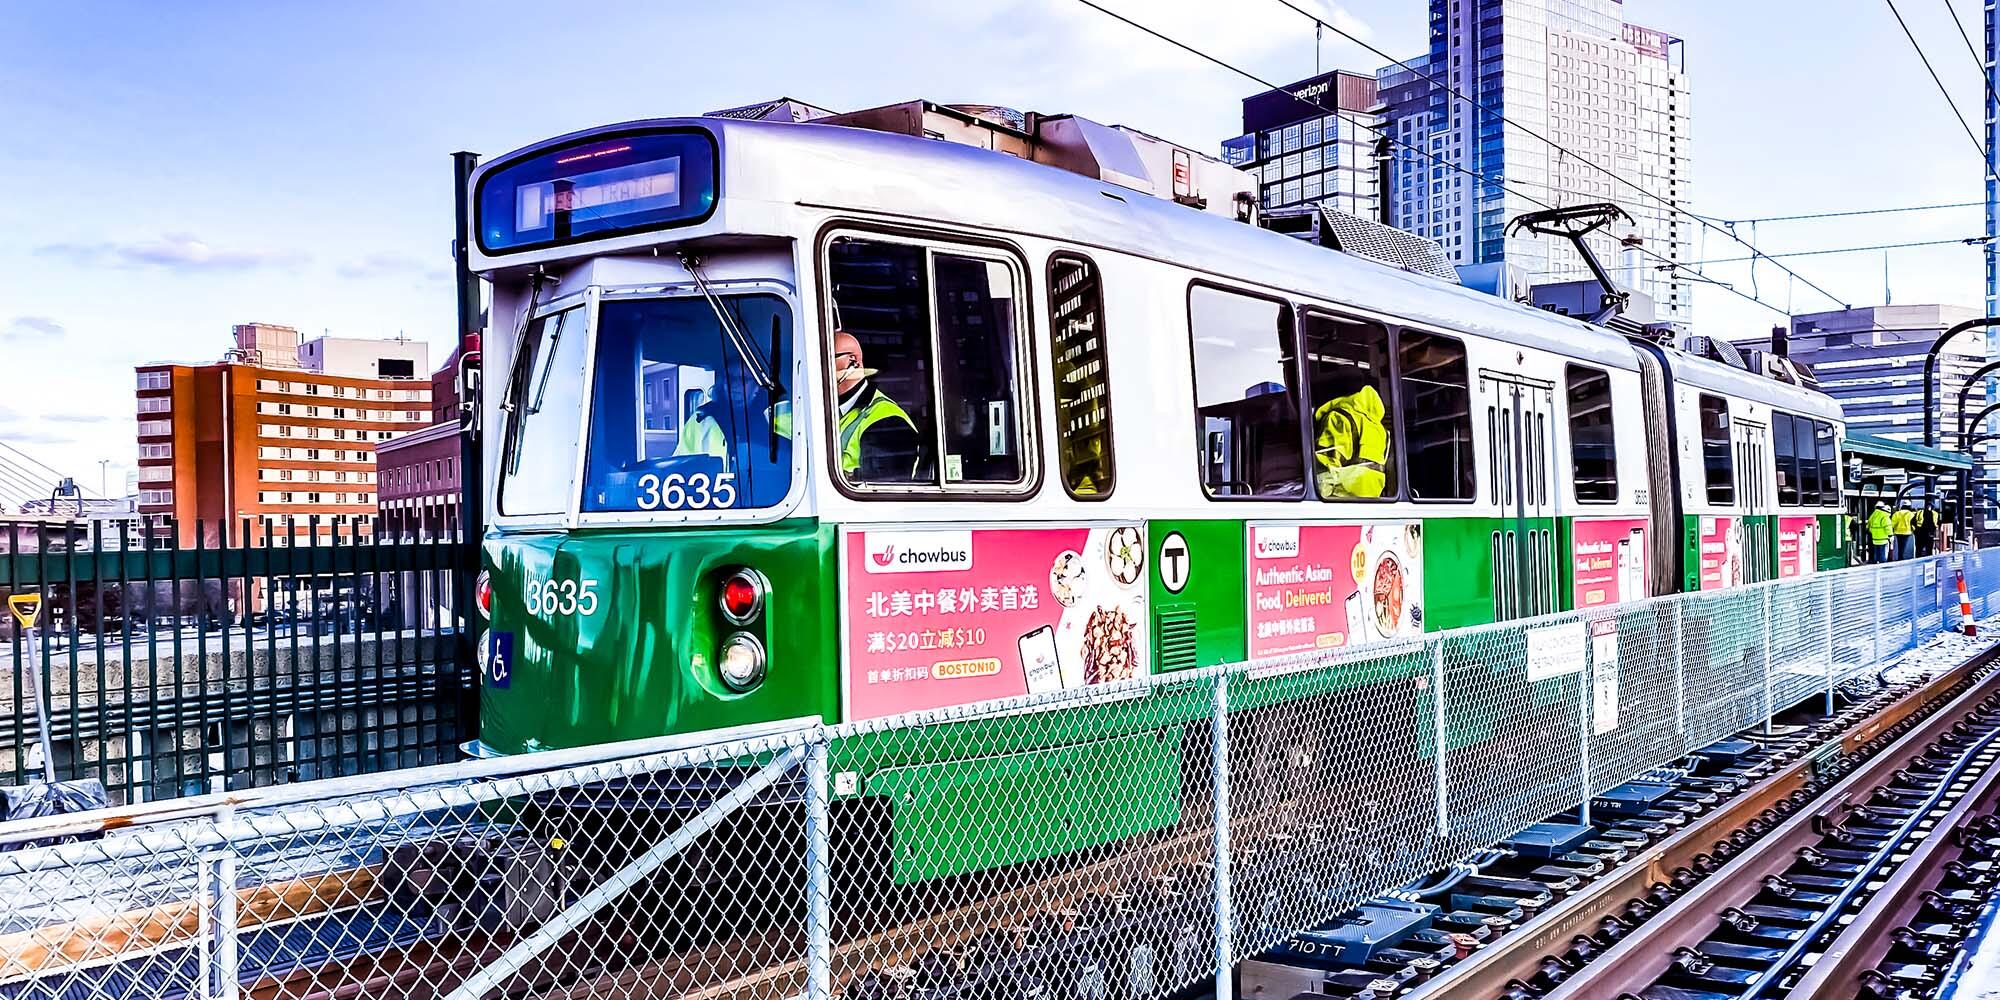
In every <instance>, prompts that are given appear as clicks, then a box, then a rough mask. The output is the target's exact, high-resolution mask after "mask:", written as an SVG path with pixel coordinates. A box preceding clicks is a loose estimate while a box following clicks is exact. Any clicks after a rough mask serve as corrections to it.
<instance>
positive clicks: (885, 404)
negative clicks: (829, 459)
mask: <svg viewBox="0 0 2000 1000" xmlns="http://www.w3.org/2000/svg"><path fill="white" fill-rule="evenodd" d="M827 275H828V282H829V285H830V288H829V292H830V297H831V300H832V307H833V308H832V315H831V329H830V331H829V332H830V337H829V339H828V343H827V344H826V356H827V367H828V376H829V378H830V379H831V380H832V382H833V387H834V392H835V394H836V398H837V400H838V403H837V407H836V410H837V412H836V417H835V441H834V454H835V458H836V460H837V461H838V465H839V469H840V473H841V477H842V479H843V480H844V481H845V482H847V483H848V484H851V485H860V486H864V487H865V486H905V487H911V486H914V487H932V488H942V489H946V490H954V489H966V488H984V489H992V488H1000V489H1004V490H1008V491H1011V492H1019V491H1020V489H1022V488H1025V487H1027V486H1028V485H1029V484H1028V465H1029V463H1028V461H1027V460H1026V458H1025V457H1024V456H1025V455H1026V449H1025V446H1024V440H1023V439H1024V435H1025V433H1026V431H1025V428H1024V427H1023V426H1022V419H1023V418H1022V415H1021V414H1022V406H1021V399H1022V389H1021V381H1020V374H1021V373H1020V359H1021V357H1022V351H1021V349H1020V345H1019V343H1018V338H1019V332H1018V331H1019V329H1020V324H1019V322H1018V320H1017V311H1016V310H1017V308H1018V305H1019V301H1020V298H1019V289H1020V287H1021V283H1020V281H1019V278H1018V272H1017V271H1016V270H1015V269H1014V268H1013V267H1012V266H1011V265H1010V264H1008V263H1007V262H1006V261H1004V260H1001V259H999V258H997V257H987V256H983V255H980V254H978V253H976V252H964V253H960V252H954V251H946V250H942V249H937V248H932V247H925V246H920V245H915V244H907V243H892V242H887V241H877V240H864V239H857V238H852V237H840V238H837V239H835V240H834V241H833V242H832V243H831V245H830V246H829V249H828V260H827Z"/></svg>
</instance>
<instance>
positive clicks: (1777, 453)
mask: <svg viewBox="0 0 2000 1000" xmlns="http://www.w3.org/2000/svg"><path fill="white" fill-rule="evenodd" d="M1792 423H1793V421H1792V415H1791V414H1789V413H1773V414H1771V459H1772V462H1773V464H1775V465H1776V466H1777V467H1778V506H1780V507H1797V506H1798V505H1799V453H1798V449H1797V447H1795V446H1794V445H1793V443H1792V442H1793V437H1792Z"/></svg>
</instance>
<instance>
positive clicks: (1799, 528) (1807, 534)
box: [1778, 515, 1819, 579]
mask: <svg viewBox="0 0 2000 1000" xmlns="http://www.w3.org/2000/svg"><path fill="white" fill-rule="evenodd" d="M1818 562H1819V518H1817V517H1813V516H1811V515H1807V516H1804V517H1781V518H1778V576H1779V578H1781V579H1782V578H1785V577H1793V576H1807V575H1809V574H1811V573H1812V571H1813V569H1814V568H1815V567H1816V565H1817V564H1818Z"/></svg>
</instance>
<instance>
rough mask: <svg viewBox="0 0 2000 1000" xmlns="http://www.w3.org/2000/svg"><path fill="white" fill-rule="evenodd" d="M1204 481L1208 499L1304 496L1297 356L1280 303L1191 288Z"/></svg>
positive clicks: (1289, 319) (1287, 308) (1287, 315)
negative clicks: (1209, 497)
mask: <svg viewBox="0 0 2000 1000" xmlns="http://www.w3.org/2000/svg"><path fill="white" fill-rule="evenodd" d="M1188 328H1189V335H1190V337H1191V339H1192V346H1193V358H1194V396H1195V417H1196V420H1197V428H1198V431H1199V433H1200V435H1201V437H1200V447H1201V455H1200V457H1201V481H1202V487H1203V489H1205V490H1207V491H1208V495H1209V496H1211V497H1265V498H1271V499H1287V500H1296V499H1299V498H1300V497H1302V496H1303V495H1304V494H1305V453H1304V443H1303V440H1302V437H1303V432H1302V428H1301V427H1300V425H1299V401H1298V396H1297V388H1296V385H1297V375H1298V358H1297V357H1296V356H1294V348H1293V342H1292V310H1291V307H1290V306H1288V305H1286V304H1285V303H1283V302H1276V301H1272V300H1270V299H1262V298H1254V297H1252V296H1249V295H1242V294H1238V293H1235V292H1227V291H1223V290H1221V289H1219V288H1211V287H1208V286H1205V285H1195V286H1193V287H1191V288H1190V289H1189V290H1188Z"/></svg>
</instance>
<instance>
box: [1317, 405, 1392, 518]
mask: <svg viewBox="0 0 2000 1000" xmlns="http://www.w3.org/2000/svg"><path fill="white" fill-rule="evenodd" d="M1387 415H1388V411H1387V410H1386V409H1384V408H1383V406H1382V396H1381V395H1380V394H1379V393H1377V392H1376V391H1375V387H1374V386H1372V385H1364V386H1362V387H1361V388H1359V389H1356V390H1355V391H1353V392H1350V393H1348V394H1347V395H1345V396H1335V397H1334V398H1332V399H1329V400H1327V401H1326V402H1324V403H1321V404H1320V406H1319V409H1317V410H1314V411H1313V426H1314V427H1316V428H1318V432H1317V434H1316V435H1315V438H1314V441H1313V459H1314V462H1315V467H1316V469H1317V473H1316V475H1315V479H1316V481H1317V483H1318V486H1319V495H1320V496H1321V497H1322V498H1324V499H1328V500H1337V499H1341V498H1343V497H1379V496H1381V495H1382V493H1383V491H1384V490H1385V489H1386V488H1387V486H1388V483H1389V477H1388V472H1387V471H1386V470H1387V469H1388V465H1389V427H1388V424H1387V423H1386V422H1384V420H1383V418H1384V417H1385V416H1387Z"/></svg>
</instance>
